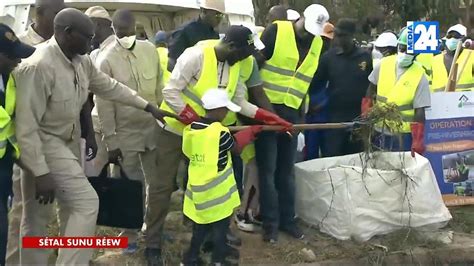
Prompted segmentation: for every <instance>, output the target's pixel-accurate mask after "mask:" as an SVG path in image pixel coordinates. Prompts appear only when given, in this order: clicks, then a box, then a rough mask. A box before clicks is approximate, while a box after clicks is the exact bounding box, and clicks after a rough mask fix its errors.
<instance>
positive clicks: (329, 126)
mask: <svg viewBox="0 0 474 266" xmlns="http://www.w3.org/2000/svg"><path fill="white" fill-rule="evenodd" d="M353 125H354V123H353V122H349V123H324V124H295V125H293V129H295V130H310V129H340V128H348V127H352V126H353ZM249 127H251V126H231V127H229V130H230V131H234V132H235V131H240V130H244V129H247V128H249ZM262 127H263V129H262V130H263V131H279V130H282V129H283V127H282V126H269V125H264V126H262Z"/></svg>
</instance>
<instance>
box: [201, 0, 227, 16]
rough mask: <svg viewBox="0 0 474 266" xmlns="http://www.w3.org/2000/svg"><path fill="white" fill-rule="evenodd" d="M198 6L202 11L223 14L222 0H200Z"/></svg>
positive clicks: (223, 3) (223, 4)
mask: <svg viewBox="0 0 474 266" xmlns="http://www.w3.org/2000/svg"><path fill="white" fill-rule="evenodd" d="M199 6H200V7H201V8H204V9H211V10H215V11H217V12H220V13H222V14H224V13H225V1H224V0H200V1H199Z"/></svg>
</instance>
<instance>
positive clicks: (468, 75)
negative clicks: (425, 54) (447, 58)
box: [430, 50, 474, 92]
mask: <svg viewBox="0 0 474 266" xmlns="http://www.w3.org/2000/svg"><path fill="white" fill-rule="evenodd" d="M471 53H472V52H471V51H470V50H463V51H462V52H461V54H460V55H459V57H458V60H457V63H458V75H461V77H459V81H458V82H457V83H456V91H472V89H473V88H474V77H473V76H472V64H474V55H471ZM466 60H467V63H466V65H465V67H464V70H463V72H462V73H460V74H459V71H461V68H462V67H463V66H462V65H463V64H464V61H466ZM447 83H448V71H446V66H445V65H444V53H441V54H439V55H436V56H435V57H434V58H433V63H432V66H431V85H430V90H431V91H432V92H441V91H444V90H445V88H446V84H447Z"/></svg>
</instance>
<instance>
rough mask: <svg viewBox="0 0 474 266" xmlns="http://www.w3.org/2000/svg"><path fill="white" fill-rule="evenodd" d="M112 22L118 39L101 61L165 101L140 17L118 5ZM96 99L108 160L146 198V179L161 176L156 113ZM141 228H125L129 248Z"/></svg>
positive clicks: (146, 94) (137, 88)
mask: <svg viewBox="0 0 474 266" xmlns="http://www.w3.org/2000/svg"><path fill="white" fill-rule="evenodd" d="M112 27H113V29H114V31H115V34H116V35H115V39H114V41H113V43H111V44H110V45H109V46H108V47H107V48H106V49H105V50H103V51H101V52H99V54H98V56H97V62H96V65H97V66H98V68H99V69H100V70H101V71H102V72H104V73H105V74H107V75H109V76H110V77H111V78H114V79H115V80H117V81H119V82H120V83H122V84H125V85H127V86H128V87H130V88H131V89H133V90H134V91H136V92H137V94H138V95H140V96H141V97H143V98H144V99H145V100H147V101H149V102H153V103H155V104H156V105H159V104H161V99H162V96H161V90H162V88H163V84H162V74H161V71H162V70H161V68H160V58H159V55H158V53H157V52H156V49H155V46H154V45H153V44H152V43H151V42H149V41H146V40H145V41H144V40H137V39H136V38H135V17H134V15H133V14H132V12H131V11H129V10H125V9H120V10H117V11H116V12H115V13H114V15H113V17H112ZM96 103H97V112H98V116H99V120H100V125H101V131H102V133H103V135H104V142H105V144H106V147H107V150H108V154H109V162H110V163H115V164H120V166H121V170H122V172H123V173H124V174H126V176H127V177H128V178H129V179H131V180H138V181H140V182H142V184H143V188H144V190H143V192H144V193H143V202H145V196H146V191H145V187H146V185H145V184H147V183H149V179H156V178H158V172H157V163H156V162H157V161H156V146H157V143H156V135H157V134H158V127H159V126H158V124H157V123H156V122H155V120H154V118H153V116H151V115H150V114H148V113H146V112H144V111H143V110H138V109H136V108H133V107H129V106H127V105H125V104H120V103H114V102H111V101H107V100H105V99H102V98H101V97H96ZM146 222H147V221H146V220H145V224H146ZM137 234H138V232H137V231H136V230H135V231H134V230H123V231H122V232H121V234H120V236H126V237H128V248H127V249H125V250H124V253H133V252H135V251H136V250H137V248H138V246H137Z"/></svg>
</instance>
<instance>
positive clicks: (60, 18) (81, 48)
mask: <svg viewBox="0 0 474 266" xmlns="http://www.w3.org/2000/svg"><path fill="white" fill-rule="evenodd" d="M54 36H55V37H56V40H57V41H58V44H59V45H60V46H61V48H63V51H64V49H66V50H68V52H69V53H71V54H72V56H74V55H77V54H81V55H83V54H86V53H87V52H88V51H89V48H90V44H91V40H92V37H93V36H94V24H93V23H92V21H91V20H90V18H89V17H88V16H86V15H85V14H84V13H82V12H81V11H79V10H77V9H75V8H66V9H63V10H61V11H60V12H59V13H58V14H57V15H56V18H55V19H54Z"/></svg>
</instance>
